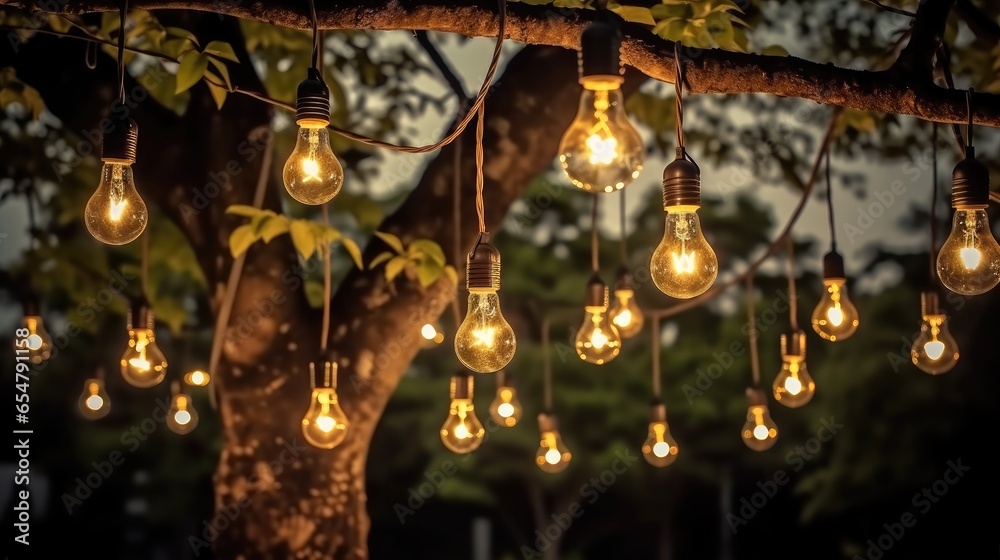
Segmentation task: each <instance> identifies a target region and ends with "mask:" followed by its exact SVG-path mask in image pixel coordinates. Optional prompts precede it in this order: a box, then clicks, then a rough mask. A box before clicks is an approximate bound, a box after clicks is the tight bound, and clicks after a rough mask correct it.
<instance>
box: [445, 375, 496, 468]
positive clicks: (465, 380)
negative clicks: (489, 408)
mask: <svg viewBox="0 0 1000 560" xmlns="http://www.w3.org/2000/svg"><path fill="white" fill-rule="evenodd" d="M472 384H473V381H472V376H471V375H469V374H468V373H466V372H464V371H460V372H458V373H457V374H456V375H453V376H452V378H451V387H450V395H451V405H450V406H449V407H448V418H446V419H445V421H444V424H442V425H441V432H440V435H441V443H443V444H444V446H445V447H446V448H448V450H449V451H451V452H452V453H458V454H460V455H464V454H466V453H472V452H473V451H475V450H476V449H478V448H479V446H480V445H482V444H483V438H484V437H485V436H486V429H485V428H483V424H482V422H480V421H479V418H477V417H476V411H475V406H473V404H472Z"/></svg>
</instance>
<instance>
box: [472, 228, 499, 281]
mask: <svg viewBox="0 0 1000 560" xmlns="http://www.w3.org/2000/svg"><path fill="white" fill-rule="evenodd" d="M484 236H485V237H487V238H488V237H489V234H488V233H487V234H484ZM465 286H466V288H468V289H470V290H472V289H490V290H499V289H500V251H499V250H497V248H496V247H494V246H493V245H492V244H490V243H489V242H488V241H478V242H476V245H475V247H473V248H472V252H471V253H469V256H468V258H467V260H466V263H465Z"/></svg>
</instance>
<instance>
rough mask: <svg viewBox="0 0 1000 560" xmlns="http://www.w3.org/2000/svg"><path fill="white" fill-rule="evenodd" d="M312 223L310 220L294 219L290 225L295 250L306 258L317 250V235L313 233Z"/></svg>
mask: <svg viewBox="0 0 1000 560" xmlns="http://www.w3.org/2000/svg"><path fill="white" fill-rule="evenodd" d="M311 223H312V222H310V221H309V220H292V222H291V223H290V224H289V226H288V230H289V233H291V235H292V245H295V250H296V251H298V252H299V254H300V255H302V257H303V258H306V259H308V258H309V257H311V256H312V255H313V254H314V253H315V252H316V236H315V235H314V234H313V229H312V227H311V226H310V224H311Z"/></svg>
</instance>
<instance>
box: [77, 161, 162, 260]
mask: <svg viewBox="0 0 1000 560" xmlns="http://www.w3.org/2000/svg"><path fill="white" fill-rule="evenodd" d="M148 219H149V216H148V212H147V210H146V203H144V202H143V201H142V198H141V197H140V196H139V192H138V191H136V190H135V181H134V180H133V178H132V166H131V164H130V163H129V162H126V161H114V160H107V159H106V160H104V167H103V168H102V169H101V180H100V183H98V185H97V190H96V191H94V194H93V196H91V197H90V200H89V201H87V208H86V210H85V211H84V221H85V222H86V224H87V230H89V231H90V234H91V235H93V236H94V238H95V239H97V240H98V241H100V242H102V243H107V244H108V245H124V244H126V243H128V242H130V241H133V240H135V238H137V237H139V234H141V233H142V232H143V230H144V229H146V222H147V221H148Z"/></svg>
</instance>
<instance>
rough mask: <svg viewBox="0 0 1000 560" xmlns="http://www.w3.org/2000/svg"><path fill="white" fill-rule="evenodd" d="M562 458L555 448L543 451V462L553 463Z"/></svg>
mask: <svg viewBox="0 0 1000 560" xmlns="http://www.w3.org/2000/svg"><path fill="white" fill-rule="evenodd" d="M560 459H562V454H561V453H559V452H558V451H557V450H555V449H549V450H548V451H546V452H545V462H546V463H548V464H550V465H555V464H556V463H558V462H559V460H560Z"/></svg>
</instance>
